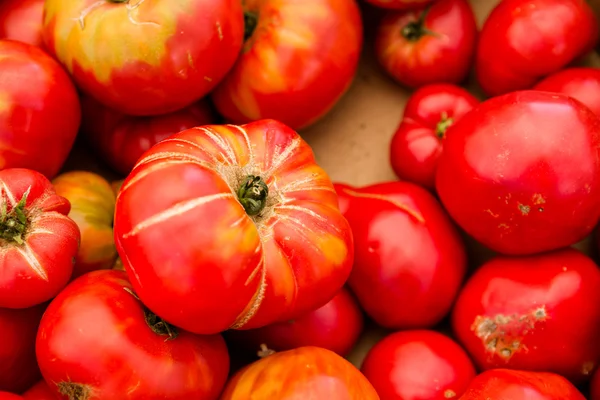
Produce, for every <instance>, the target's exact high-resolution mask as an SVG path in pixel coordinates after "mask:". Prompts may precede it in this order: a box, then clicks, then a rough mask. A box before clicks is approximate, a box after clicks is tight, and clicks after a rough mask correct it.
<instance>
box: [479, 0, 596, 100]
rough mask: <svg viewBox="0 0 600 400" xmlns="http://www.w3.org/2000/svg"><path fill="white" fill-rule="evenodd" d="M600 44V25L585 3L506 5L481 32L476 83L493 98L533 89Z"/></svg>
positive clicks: (528, 0) (515, 1)
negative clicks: (539, 81)
mask: <svg viewBox="0 0 600 400" xmlns="http://www.w3.org/2000/svg"><path fill="white" fill-rule="evenodd" d="M597 40H598V21H597V20H596V17H595V15H594V13H593V11H592V9H591V7H590V6H589V5H588V4H587V2H586V1H585V0H503V1H500V2H498V5H497V6H496V7H495V8H494V9H493V10H492V12H491V14H490V15H489V16H488V18H487V19H486V20H485V23H484V25H483V28H482V30H481V34H480V38H479V42H478V45H477V51H476V57H475V58H476V60H475V72H476V76H477V80H478V81H479V84H480V86H481V87H482V89H483V90H484V92H486V94H488V95H489V96H497V95H500V94H504V93H508V92H512V91H515V90H523V89H529V88H531V87H533V86H534V85H535V84H536V82H537V81H538V80H540V79H541V78H543V77H544V76H546V75H549V74H552V73H554V72H557V71H559V70H561V69H562V68H564V67H565V66H567V65H568V64H570V63H571V62H572V61H574V60H576V59H577V58H579V57H581V56H582V55H584V54H586V53H587V52H589V51H591V50H592V49H593V46H594V45H595V44H596V41H597Z"/></svg>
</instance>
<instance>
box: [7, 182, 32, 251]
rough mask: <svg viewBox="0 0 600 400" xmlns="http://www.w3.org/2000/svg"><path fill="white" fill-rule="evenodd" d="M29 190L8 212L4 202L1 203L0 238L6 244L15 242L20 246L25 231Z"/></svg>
mask: <svg viewBox="0 0 600 400" xmlns="http://www.w3.org/2000/svg"><path fill="white" fill-rule="evenodd" d="M28 195H29V189H27V191H26V192H25V193H24V194H23V197H22V198H21V200H20V201H19V203H17V205H15V206H14V207H13V208H12V209H11V210H10V211H8V209H7V205H6V201H4V202H3V203H2V211H1V213H0V238H2V239H4V240H6V241H8V242H16V243H18V244H22V243H23V242H24V239H23V237H24V236H25V233H26V231H27V225H28V220H27V210H26V209H25V204H26V203H27V196H28Z"/></svg>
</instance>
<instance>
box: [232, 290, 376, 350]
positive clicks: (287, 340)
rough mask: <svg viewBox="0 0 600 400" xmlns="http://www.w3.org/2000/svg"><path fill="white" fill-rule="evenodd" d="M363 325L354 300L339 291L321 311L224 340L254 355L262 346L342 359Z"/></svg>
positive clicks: (239, 333) (351, 346)
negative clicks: (306, 349) (311, 349)
mask: <svg viewBox="0 0 600 400" xmlns="http://www.w3.org/2000/svg"><path fill="white" fill-rule="evenodd" d="M363 322H364V321H363V315H362V310H361V309H360V308H359V307H358V304H357V303H356V300H355V299H354V298H353V297H352V294H350V292H349V291H348V290H347V289H342V290H340V291H339V292H338V294H337V295H336V296H335V297H334V298H333V299H331V301H329V303H327V304H325V305H324V306H323V307H320V308H318V309H316V310H314V311H311V312H309V313H308V314H306V315H302V316H300V317H298V318H296V319H295V320H291V321H285V322H279V323H276V324H272V325H268V326H266V327H264V328H259V329H252V330H247V331H229V332H228V333H229V335H228V337H229V338H231V339H232V342H233V343H234V344H235V345H237V346H238V347H242V348H250V349H252V350H254V351H256V350H258V349H260V348H261V345H263V344H264V345H266V346H267V348H268V349H272V350H276V351H283V350H291V349H295V348H298V347H303V346H316V347H322V348H324V349H328V350H331V351H333V352H335V353H337V354H339V355H341V356H345V355H347V354H348V353H349V352H350V350H352V348H353V347H354V345H355V344H356V342H357V341H358V338H359V336H360V334H361V333H362V329H363Z"/></svg>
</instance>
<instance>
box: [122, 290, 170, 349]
mask: <svg viewBox="0 0 600 400" xmlns="http://www.w3.org/2000/svg"><path fill="white" fill-rule="evenodd" d="M123 289H124V290H125V291H126V292H127V293H129V294H130V295H132V296H133V297H134V298H135V299H136V300H137V301H139V302H140V303H141V302H142V301H141V300H140V298H139V297H138V295H137V294H136V293H135V292H134V291H133V290H131V289H130V288H128V287H124V288H123ZM142 307H143V308H144V319H145V320H146V324H148V327H150V329H151V330H152V332H154V333H156V334H157V335H160V336H167V338H166V339H165V341H167V340H173V339H175V338H177V335H178V332H177V329H176V328H175V327H174V326H173V325H171V324H169V323H168V322H167V321H165V320H164V319H162V318H161V317H159V316H158V315H156V314H154V313H153V312H152V311H150V310H149V309H148V308H147V307H146V306H144V305H143V304H142Z"/></svg>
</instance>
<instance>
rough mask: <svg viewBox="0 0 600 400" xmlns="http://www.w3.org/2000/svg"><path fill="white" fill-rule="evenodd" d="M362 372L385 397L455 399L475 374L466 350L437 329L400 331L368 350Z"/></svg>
mask: <svg viewBox="0 0 600 400" xmlns="http://www.w3.org/2000/svg"><path fill="white" fill-rule="evenodd" d="M361 371H362V373H363V374H364V375H365V376H366V377H367V379H368V380H369V382H371V384H372V385H373V387H375V390H377V393H378V394H379V397H381V398H382V399H385V400H407V399H408V400H413V399H414V400H416V399H428V400H438V399H439V400H444V399H451V398H456V397H458V396H460V395H462V394H463V392H464V391H465V390H466V389H467V387H468V386H469V383H471V380H472V379H473V378H474V377H475V367H474V366H473V363H472V362H471V359H470V358H469V356H468V355H467V353H466V352H465V351H464V350H463V349H462V348H461V347H460V346H459V345H458V344H457V343H456V342H454V341H453V340H452V339H450V338H449V337H448V336H446V335H443V334H441V333H439V332H436V331H429V330H414V331H401V332H396V333H392V334H391V335H389V336H386V337H385V338H384V339H383V340H381V341H379V342H378V343H376V344H375V346H374V347H372V348H371V350H369V352H368V353H367V356H366V358H365V360H364V362H363V365H362V367H361Z"/></svg>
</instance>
